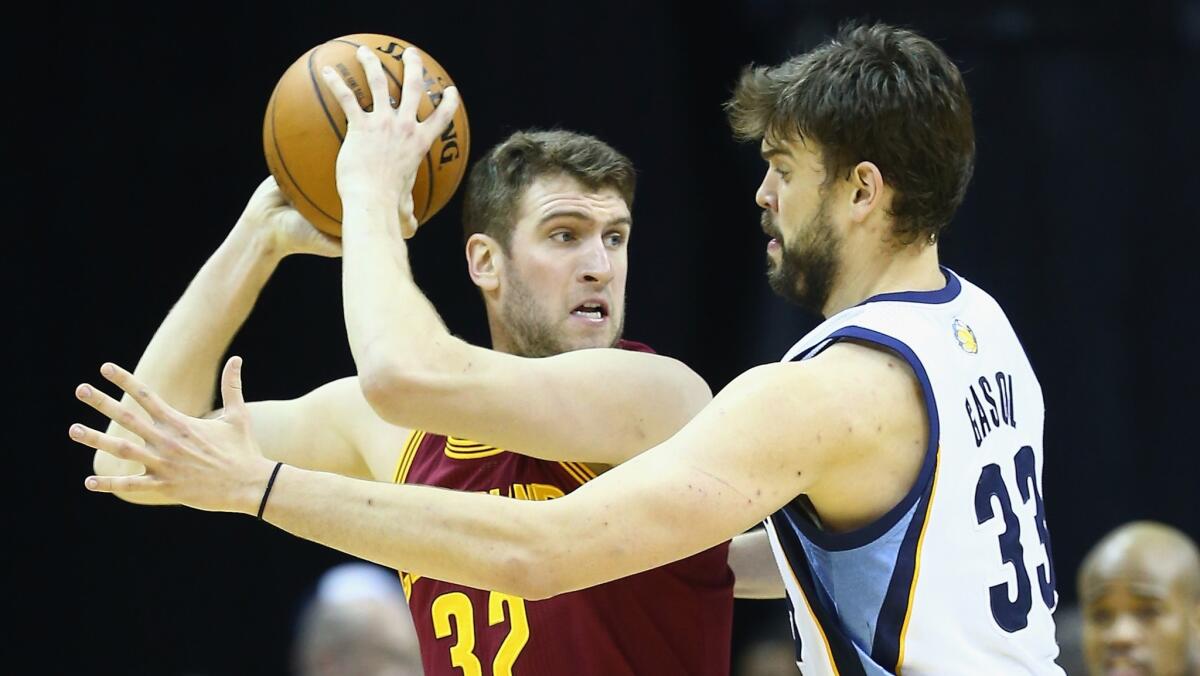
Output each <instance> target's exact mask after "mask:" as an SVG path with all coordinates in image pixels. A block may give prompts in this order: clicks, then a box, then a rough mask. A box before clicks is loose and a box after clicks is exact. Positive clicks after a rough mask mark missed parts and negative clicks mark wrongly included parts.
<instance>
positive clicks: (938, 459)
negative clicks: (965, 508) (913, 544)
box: [895, 447, 942, 676]
mask: <svg viewBox="0 0 1200 676" xmlns="http://www.w3.org/2000/svg"><path fill="white" fill-rule="evenodd" d="M941 464H942V449H941V448H940V447H939V448H938V450H937V451H936V454H935V455H934V456H933V480H932V483H931V484H930V487H929V504H927V505H925V523H922V524H921V534H920V535H919V536H917V551H916V553H915V554H913V559H914V561H913V576H912V584H911V585H910V586H909V588H908V608H906V609H905V610H904V624H902V625H900V650H899V652H898V653H897V657H896V669H895V672H896V676H900V666H901V665H902V664H904V637H905V636H907V635H908V621H909V620H910V619H912V609H913V598H914V597H916V595H917V577H918V576H920V574H921V546H922V545H924V544H925V533H927V532H929V517H930V516H932V515H933V496H934V494H935V493H936V492H937V478H938V470H939V469H940V468H941Z"/></svg>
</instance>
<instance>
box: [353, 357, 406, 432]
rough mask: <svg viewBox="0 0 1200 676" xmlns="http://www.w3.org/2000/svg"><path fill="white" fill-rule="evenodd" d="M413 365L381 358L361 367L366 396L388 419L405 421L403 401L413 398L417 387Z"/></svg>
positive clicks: (359, 382) (360, 375)
mask: <svg viewBox="0 0 1200 676" xmlns="http://www.w3.org/2000/svg"><path fill="white" fill-rule="evenodd" d="M415 381H416V378H415V377H414V376H413V374H412V370H411V369H406V368H404V367H403V366H401V365H400V364H397V363H395V362H390V361H382V360H380V361H377V362H375V363H372V364H368V365H366V366H365V367H362V368H360V369H359V371H358V384H359V387H360V388H361V389H362V393H363V397H365V398H366V400H367V403H368V404H370V405H371V408H372V409H374V411H375V413H376V414H378V415H379V417H381V418H383V419H384V420H386V421H388V422H390V423H392V424H395V425H404V424H405V423H406V421H405V420H403V419H402V417H401V414H402V413H403V411H404V407H403V406H401V405H400V404H401V402H403V401H405V400H411V399H412V398H413V396H414V395H413V392H414V391H415V390H416V389H417V387H416V385H415Z"/></svg>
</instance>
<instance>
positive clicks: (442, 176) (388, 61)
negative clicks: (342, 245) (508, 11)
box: [263, 33, 471, 237]
mask: <svg viewBox="0 0 1200 676" xmlns="http://www.w3.org/2000/svg"><path fill="white" fill-rule="evenodd" d="M360 45H367V46H368V47H371V48H372V49H374V50H375V51H376V52H378V55H379V60H380V61H382V62H383V66H384V71H385V72H386V73H387V76H388V79H389V82H388V93H389V95H390V96H391V98H392V104H393V107H394V106H395V105H398V104H399V102H400V89H401V85H402V83H403V82H404V64H403V63H402V62H401V60H400V55H401V54H402V53H403V52H404V50H405V49H407V48H409V47H413V46H414V45H412V44H411V43H408V42H405V41H404V40H401V39H399V38H394V37H390V36H387V35H377V34H373V33H359V34H355V35H346V36H343V37H340V38H336V39H333V40H330V41H329V42H326V43H323V44H320V45H317V46H316V47H313V48H312V49H310V50H308V52H307V53H306V54H304V55H303V56H301V57H300V58H298V59H296V61H295V62H294V63H293V64H292V65H291V66H290V67H289V68H288V69H287V71H286V72H285V73H284V74H283V77H281V78H280V79H279V82H278V84H276V85H275V91H274V92H273V93H272V94H271V100H270V102H268V103H267V114H266V117H265V118H264V119H263V152H264V154H265V155H266V158H267V167H268V168H269V169H270V170H271V175H272V176H274V177H275V181H276V182H278V183H279V188H280V190H282V191H283V194H284V195H286V196H287V198H288V199H289V200H291V203H292V205H293V206H295V207H296V210H297V211H299V212H300V214H301V215H302V216H304V217H305V218H307V219H308V221H309V222H310V223H312V224H313V225H315V226H316V227H317V228H318V229H319V230H321V231H322V232H326V233H328V234H330V235H334V236H335V237H340V236H341V234H342V201H341V198H339V197H338V192H337V173H336V172H337V154H338V150H339V149H340V148H341V147H342V139H344V138H345V136H346V115H345V114H344V113H343V112H342V109H341V106H340V105H339V104H338V102H337V99H335V98H334V96H333V94H332V93H331V92H330V91H329V90H328V88H326V86H325V81H324V79H322V77H321V75H320V73H321V69H322V68H324V67H325V66H332V67H333V69H334V70H335V71H337V72H339V73H342V74H343V75H344V76H351V77H354V78H356V79H358V80H359V81H360V82H366V75H365V73H364V71H363V68H362V65H361V64H360V63H359V62H358V59H357V58H356V57H355V55H354V53H355V50H357V49H358V47H359V46H360ZM420 54H421V59H422V62H423V63H424V66H425V72H424V80H425V96H424V98H423V99H422V100H421V103H420V106H419V107H418V109H417V119H420V120H424V119H425V118H426V117H428V116H429V114H430V113H432V112H433V110H434V108H436V107H437V104H438V103H439V102H440V101H441V100H442V91H443V90H445V88H446V87H449V86H450V85H452V84H454V82H453V81H452V80H451V79H450V76H449V75H447V74H446V71H445V69H443V68H442V67H441V65H440V64H438V62H437V61H435V60H433V58H432V57H430V56H429V55H428V54H426V53H425V52H424V51H421V52H420ZM365 96H366V100H360V101H359V103H361V104H363V108H364V109H368V107H369V106H370V105H372V101H371V93H370V92H369V91H365ZM470 146H471V132H470V129H469V128H468V125H467V110H466V107H465V106H463V105H462V104H461V103H460V104H459V107H458V112H456V113H455V114H454V119H453V120H452V121H451V122H450V126H449V127H447V128H446V131H445V132H443V133H442V135H441V137H440V138H439V139H437V140H436V141H434V143H433V146H432V147H431V148H430V149H429V154H428V155H426V156H425V161H424V162H423V163H422V164H421V167H420V168H419V169H418V170H417V177H416V182H415V183H414V185H413V215H414V216H416V218H417V222H418V223H424V222H425V221H427V220H429V219H430V218H432V217H433V215H434V214H436V213H437V212H438V210H440V209H441V208H442V207H444V206H446V203H447V202H449V201H450V198H451V197H452V196H453V195H454V191H455V190H457V189H458V184H459V182H461V181H462V177H463V174H464V173H465V171H466V167H467V154H468V151H469V150H470Z"/></svg>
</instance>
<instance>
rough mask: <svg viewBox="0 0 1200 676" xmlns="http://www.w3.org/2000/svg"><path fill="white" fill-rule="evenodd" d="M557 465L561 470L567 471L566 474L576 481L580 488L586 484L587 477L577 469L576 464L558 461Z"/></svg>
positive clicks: (577, 465)
mask: <svg viewBox="0 0 1200 676" xmlns="http://www.w3.org/2000/svg"><path fill="white" fill-rule="evenodd" d="M558 464H560V465H562V468H563V469H565V470H567V474H570V475H571V477H572V478H574V479H575V480H576V481H578V482H579V485H580V486H582V485H584V484H586V483H587V482H588V475H587V474H586V473H584V472H583V471H581V470H580V469H579V464H578V463H574V462H565V461H559V463H558ZM593 476H594V475H593Z"/></svg>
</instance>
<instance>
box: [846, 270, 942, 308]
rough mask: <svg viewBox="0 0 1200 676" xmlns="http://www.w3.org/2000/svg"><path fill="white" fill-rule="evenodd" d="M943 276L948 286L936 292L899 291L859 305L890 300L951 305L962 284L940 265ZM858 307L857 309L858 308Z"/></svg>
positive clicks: (880, 295)
mask: <svg viewBox="0 0 1200 676" xmlns="http://www.w3.org/2000/svg"><path fill="white" fill-rule="evenodd" d="M938 267H939V268H940V269H941V271H942V274H943V275H944V276H945V277H946V286H943V287H942V288H940V289H937V290H936V291H897V292H895V293H881V294H879V295H877V296H871V297H870V298H868V299H866V300H864V301H863V302H861V303H859V304H858V305H866V304H867V303H877V302H879V301H884V300H890V301H900V302H903V303H929V304H932V305H939V304H941V303H949V302H950V301H952V300H954V299H955V298H958V294H959V293H960V292H962V282H960V281H959V279H958V275H956V274H954V271H953V270H951V269H950V268H948V267H946V266H944V265H939V266H938ZM858 305H856V306H855V307H858Z"/></svg>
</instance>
